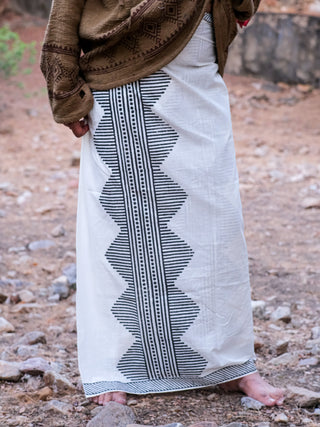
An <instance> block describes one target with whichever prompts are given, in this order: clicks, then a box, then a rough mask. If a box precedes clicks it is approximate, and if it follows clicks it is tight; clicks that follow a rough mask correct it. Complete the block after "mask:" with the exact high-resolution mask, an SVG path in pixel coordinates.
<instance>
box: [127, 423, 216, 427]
mask: <svg viewBox="0 0 320 427" xmlns="http://www.w3.org/2000/svg"><path fill="white" fill-rule="evenodd" d="M126 427H153V426H151V425H146V424H128V425H127V426H126ZM156 427H185V426H184V425H183V424H181V423H171V424H166V425H161V426H156ZM189 427H218V426H217V424H216V423H210V422H209V423H208V422H207V423H206V422H204V423H198V424H192V426H189Z"/></svg>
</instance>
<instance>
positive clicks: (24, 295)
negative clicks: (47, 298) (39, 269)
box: [19, 289, 36, 303]
mask: <svg viewBox="0 0 320 427" xmlns="http://www.w3.org/2000/svg"><path fill="white" fill-rule="evenodd" d="M19 297H20V301H22V302H26V303H29V302H35V301H36V297H35V295H34V294H33V293H32V292H31V291H28V290H27V289H23V290H22V291H20V292H19Z"/></svg>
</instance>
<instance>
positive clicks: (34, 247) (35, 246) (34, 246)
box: [27, 240, 55, 251]
mask: <svg viewBox="0 0 320 427" xmlns="http://www.w3.org/2000/svg"><path fill="white" fill-rule="evenodd" d="M52 246H55V243H54V242H53V241H52V240H36V241H34V242H31V243H29V244H28V246H27V247H28V249H29V250H30V251H38V250H44V249H50V248H52Z"/></svg>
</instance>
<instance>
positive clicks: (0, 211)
mask: <svg viewBox="0 0 320 427" xmlns="http://www.w3.org/2000/svg"><path fill="white" fill-rule="evenodd" d="M6 216H7V213H6V211H4V210H3V209H0V218H5V217H6Z"/></svg>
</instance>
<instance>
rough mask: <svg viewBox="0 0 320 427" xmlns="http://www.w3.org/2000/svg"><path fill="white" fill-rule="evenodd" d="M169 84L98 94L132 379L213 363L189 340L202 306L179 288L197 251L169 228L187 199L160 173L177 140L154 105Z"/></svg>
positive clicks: (104, 198) (155, 80)
mask: <svg viewBox="0 0 320 427" xmlns="http://www.w3.org/2000/svg"><path fill="white" fill-rule="evenodd" d="M169 83H170V77H169V76H168V75H167V74H165V73H164V72H163V71H159V72H157V73H155V74H153V75H152V76H150V77H147V78H144V79H142V80H140V81H137V82H134V83H130V84H127V85H125V86H121V87H117V88H114V89H111V90H109V91H107V92H102V93H99V92H97V93H96V94H95V97H96V100H97V101H98V103H99V104H100V106H101V107H102V108H103V110H104V113H103V117H102V119H101V121H100V123H99V125H98V128H97V129H96V132H95V135H94V143H95V146H96V149H97V152H98V154H99V155H100V157H101V159H102V160H103V162H104V163H105V164H106V165H107V166H108V167H109V169H110V170H111V176H110V178H109V179H108V181H107V183H106V184H105V186H104V188H103V191H102V193H101V196H100V202H101V205H102V206H103V208H104V209H105V212H106V213H107V214H108V215H110V216H111V218H112V219H113V220H114V221H115V223H116V224H117V225H118V226H119V230H120V231H119V234H118V235H117V237H116V238H115V240H114V241H113V242H112V244H111V245H110V247H109V248H107V250H106V254H105V255H106V259H107V261H108V262H109V263H110V264H111V266H112V267H113V268H114V269H115V270H116V271H117V273H118V274H119V275H120V276H121V277H122V278H123V279H124V280H125V281H126V283H127V284H128V286H127V288H126V290H125V291H124V292H123V294H122V295H121V296H120V297H119V298H118V300H117V301H116V302H115V303H114V305H113V307H112V313H113V314H114V316H115V317H116V318H117V319H118V320H119V322H120V323H121V324H122V325H124V326H125V327H126V328H127V329H128V330H129V331H130V332H131V333H132V334H133V336H134V337H135V342H134V344H133V345H132V346H131V347H130V348H129V349H128V350H127V352H126V353H125V354H123V356H122V357H121V359H120V360H119V363H118V369H119V370H120V372H121V373H122V374H123V375H124V376H125V377H126V378H127V379H128V380H130V381H146V380H150V379H153V380H157V379H169V378H177V377H181V376H182V377H183V376H188V377H190V376H199V375H200V374H201V372H202V371H203V369H204V367H205V366H206V363H207V362H206V360H205V359H204V358H203V357H202V356H201V355H200V354H198V353H197V352H196V351H194V350H193V349H192V348H190V347H189V346H188V345H186V344H185V343H184V342H183V334H184V333H185V332H186V330H187V329H188V328H189V327H190V325H191V324H192V323H193V322H194V320H195V318H196V317H197V315H198V313H199V307H198V306H197V305H196V303H195V302H194V301H193V300H192V299H191V298H190V297H188V296H187V295H186V294H185V293H184V292H182V291H181V290H180V289H178V288H177V287H176V286H175V282H176V280H177V278H178V277H179V275H180V274H181V273H182V271H183V270H184V269H185V268H186V267H187V265H188V264H189V262H190V260H191V258H192V256H193V251H192V249H191V248H190V246H189V245H188V244H187V242H185V241H184V240H182V239H181V238H180V237H179V236H177V235H176V234H175V233H174V232H173V231H172V230H170V227H169V225H168V223H169V221H170V219H171V218H172V217H173V216H174V215H175V214H176V213H177V212H178V210H179V209H180V208H181V206H182V205H183V203H184V202H185V200H186V198H187V194H186V193H185V191H184V190H183V189H182V188H181V187H180V186H179V185H178V184H177V183H175V182H174V181H173V180H172V179H171V178H170V177H169V176H167V175H166V174H165V173H164V172H163V171H162V170H161V165H162V163H163V161H164V160H165V159H166V157H167V156H168V155H169V153H170V152H171V150H172V149H173V148H174V146H175V144H176V141H177V139H178V138H179V135H178V134H177V132H176V131H175V130H174V129H172V128H171V127H170V126H169V125H168V124H167V123H166V122H165V121H163V120H162V119H161V118H160V117H158V116H157V115H156V114H155V113H154V112H153V110H152V107H153V105H154V104H155V103H156V102H157V100H159V99H160V97H161V96H162V95H163V94H164V92H165V91H166V89H167V87H168V86H169Z"/></svg>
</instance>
